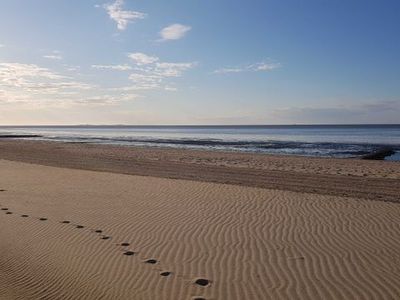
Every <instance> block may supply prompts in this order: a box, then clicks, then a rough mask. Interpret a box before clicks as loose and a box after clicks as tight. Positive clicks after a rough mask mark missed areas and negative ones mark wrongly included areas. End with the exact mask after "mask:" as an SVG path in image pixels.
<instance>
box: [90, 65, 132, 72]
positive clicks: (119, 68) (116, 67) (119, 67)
mask: <svg viewBox="0 0 400 300" xmlns="http://www.w3.org/2000/svg"><path fill="white" fill-rule="evenodd" d="M92 68H93V69H98V70H116V71H128V70H132V67H131V66H129V65H92Z"/></svg>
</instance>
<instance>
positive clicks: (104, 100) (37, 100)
mask: <svg viewBox="0 0 400 300" xmlns="http://www.w3.org/2000/svg"><path fill="white" fill-rule="evenodd" d="M0 91H1V93H0V103H3V104H21V105H27V106H30V107H32V106H41V105H45V106H46V107H58V106H69V105H77V104H78V105H81V104H85V105H89V104H93V105H99V104H104V105H109V104H111V103H115V102H116V101H117V99H120V100H121V101H124V100H129V99H134V98H136V95H133V94H132V93H127V92H122V93H121V92H119V93H115V94H114V95H106V94H104V90H102V88H101V87H99V86H97V85H95V84H89V83H85V82H81V81H79V80H76V79H74V78H72V77H70V76H65V75H62V74H59V73H58V72H54V71H52V70H50V69H48V68H43V67H40V66H38V65H36V64H22V63H9V62H8V63H0Z"/></svg>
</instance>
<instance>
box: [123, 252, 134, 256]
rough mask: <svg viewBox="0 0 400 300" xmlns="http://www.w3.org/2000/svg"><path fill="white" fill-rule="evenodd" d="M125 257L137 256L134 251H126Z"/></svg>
mask: <svg viewBox="0 0 400 300" xmlns="http://www.w3.org/2000/svg"><path fill="white" fill-rule="evenodd" d="M124 255H127V256H132V255H135V252H133V251H125V252H124Z"/></svg>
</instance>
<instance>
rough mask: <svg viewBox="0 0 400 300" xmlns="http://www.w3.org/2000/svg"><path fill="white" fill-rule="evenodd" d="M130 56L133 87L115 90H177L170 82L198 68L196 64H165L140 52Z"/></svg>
mask: <svg viewBox="0 0 400 300" xmlns="http://www.w3.org/2000/svg"><path fill="white" fill-rule="evenodd" d="M128 56H129V57H130V58H131V59H132V61H133V63H134V66H133V68H132V70H134V72H133V73H131V74H130V75H129V77H128V78H129V80H131V81H132V83H133V85H132V86H127V87H122V88H115V89H114V90H119V91H136V90H156V89H164V90H168V91H172V90H176V88H173V87H171V86H170V85H168V81H170V80H171V79H172V78H177V77H181V76H182V75H183V73H184V72H185V71H187V70H189V69H191V68H193V67H195V66H196V63H195V62H185V63H176V62H163V61H161V60H160V58H158V57H157V56H150V55H147V54H144V53H140V52H136V53H130V54H128Z"/></svg>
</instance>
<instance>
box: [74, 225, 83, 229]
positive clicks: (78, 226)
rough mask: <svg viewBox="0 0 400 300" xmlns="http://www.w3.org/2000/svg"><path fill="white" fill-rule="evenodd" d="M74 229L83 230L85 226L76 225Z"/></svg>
mask: <svg viewBox="0 0 400 300" xmlns="http://www.w3.org/2000/svg"><path fill="white" fill-rule="evenodd" d="M75 227H76V228H78V229H82V228H85V226H82V225H76V226H75Z"/></svg>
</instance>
